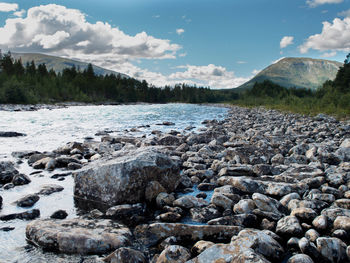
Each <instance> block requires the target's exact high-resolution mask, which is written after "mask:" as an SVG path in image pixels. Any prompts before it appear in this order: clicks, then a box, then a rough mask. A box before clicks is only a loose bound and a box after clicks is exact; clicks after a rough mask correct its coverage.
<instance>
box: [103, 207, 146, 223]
mask: <svg viewBox="0 0 350 263" xmlns="http://www.w3.org/2000/svg"><path fill="white" fill-rule="evenodd" d="M144 214H145V206H144V205H143V204H141V203H138V204H124V205H117V206H113V207H110V208H108V210H107V212H106V216H108V217H110V218H111V219H114V220H121V221H123V222H125V223H126V224H133V223H134V221H136V222H137V221H138V220H139V219H142V216H143V215H144Z"/></svg>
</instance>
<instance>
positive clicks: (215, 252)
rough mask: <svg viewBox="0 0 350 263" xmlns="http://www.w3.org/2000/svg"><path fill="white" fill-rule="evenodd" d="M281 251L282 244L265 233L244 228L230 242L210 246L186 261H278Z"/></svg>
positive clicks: (200, 262) (265, 262) (197, 262)
mask: <svg viewBox="0 0 350 263" xmlns="http://www.w3.org/2000/svg"><path fill="white" fill-rule="evenodd" d="M283 253H284V250H283V248H282V246H281V245H280V244H279V243H278V242H277V241H276V240H274V239H273V238H272V237H270V236H269V235H267V234H266V233H264V232H262V231H259V230H255V229H245V230H242V231H241V232H240V233H239V235H238V236H234V237H233V238H232V240H231V243H230V244H215V245H213V246H210V247H209V248H208V249H206V250H204V251H203V252H202V253H201V254H199V255H198V256H197V257H196V258H194V259H192V260H191V261H188V263H204V262H259V263H267V262H270V261H268V260H267V258H268V259H271V260H274V261H277V262H279V260H280V259H281V257H282V255H283Z"/></svg>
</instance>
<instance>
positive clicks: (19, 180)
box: [12, 174, 31, 185]
mask: <svg viewBox="0 0 350 263" xmlns="http://www.w3.org/2000/svg"><path fill="white" fill-rule="evenodd" d="M30 182H31V180H30V178H29V177H28V176H27V175H25V174H17V175H15V176H14V177H13V180H12V183H13V184H14V185H25V184H29V183H30Z"/></svg>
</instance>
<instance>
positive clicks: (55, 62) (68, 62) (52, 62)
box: [11, 52, 130, 78]
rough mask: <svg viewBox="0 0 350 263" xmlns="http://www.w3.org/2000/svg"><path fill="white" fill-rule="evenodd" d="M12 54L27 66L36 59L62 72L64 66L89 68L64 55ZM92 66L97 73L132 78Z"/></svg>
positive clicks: (83, 63)
mask: <svg viewBox="0 0 350 263" xmlns="http://www.w3.org/2000/svg"><path fill="white" fill-rule="evenodd" d="M11 54H12V56H13V57H14V58H15V59H19V58H21V60H22V64H23V65H24V66H25V65H26V63H27V62H31V61H32V60H33V61H34V63H35V65H39V64H42V63H45V65H46V67H47V69H48V70H50V69H53V70H54V71H56V72H61V71H62V70H63V69H64V68H71V67H73V66H75V67H76V68H80V69H81V70H84V69H86V68H87V66H88V64H89V63H86V62H82V61H78V60H73V59H68V58H63V57H56V56H51V55H45V54H41V53H15V52H11ZM92 67H93V69H94V72H95V74H97V75H107V74H114V75H118V74H120V76H121V77H122V78H130V77H129V76H128V75H126V74H123V73H119V72H116V71H112V70H108V69H105V68H102V67H99V66H96V65H94V64H92Z"/></svg>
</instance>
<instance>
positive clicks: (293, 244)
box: [287, 237, 299, 251]
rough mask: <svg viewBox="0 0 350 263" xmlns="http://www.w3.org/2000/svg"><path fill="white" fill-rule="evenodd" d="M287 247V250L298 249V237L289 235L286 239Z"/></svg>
mask: <svg viewBox="0 0 350 263" xmlns="http://www.w3.org/2000/svg"><path fill="white" fill-rule="evenodd" d="M287 247H288V250H289V251H298V250H299V238H296V237H291V238H290V239H289V240H288V241H287Z"/></svg>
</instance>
